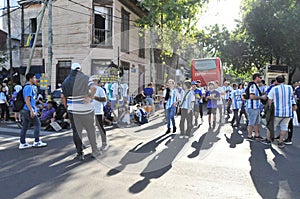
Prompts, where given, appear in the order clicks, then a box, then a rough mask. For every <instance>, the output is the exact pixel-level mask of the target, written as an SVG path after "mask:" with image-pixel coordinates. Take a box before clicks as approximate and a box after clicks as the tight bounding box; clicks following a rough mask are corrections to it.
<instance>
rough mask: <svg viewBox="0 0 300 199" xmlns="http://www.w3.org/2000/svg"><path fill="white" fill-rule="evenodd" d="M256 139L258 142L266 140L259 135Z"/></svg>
mask: <svg viewBox="0 0 300 199" xmlns="http://www.w3.org/2000/svg"><path fill="white" fill-rule="evenodd" d="M254 138H255V139H256V140H263V139H264V138H263V137H261V136H260V135H259V136H254Z"/></svg>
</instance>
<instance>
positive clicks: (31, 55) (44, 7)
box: [25, 3, 46, 74]
mask: <svg viewBox="0 0 300 199" xmlns="http://www.w3.org/2000/svg"><path fill="white" fill-rule="evenodd" d="M45 10H46V3H43V7H42V11H41V12H42V13H41V18H40V20H39V22H38V27H37V30H36V33H35V37H34V41H33V45H32V49H31V52H30V57H29V61H28V65H27V68H26V73H25V74H27V73H29V71H30V67H31V62H32V58H33V54H34V51H35V47H36V42H37V38H38V34H39V32H40V29H41V26H42V22H43V18H44V14H45Z"/></svg>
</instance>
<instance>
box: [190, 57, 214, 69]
mask: <svg viewBox="0 0 300 199" xmlns="http://www.w3.org/2000/svg"><path fill="white" fill-rule="evenodd" d="M195 69H196V70H197V71H205V70H214V69H216V60H215V59H208V60H195Z"/></svg>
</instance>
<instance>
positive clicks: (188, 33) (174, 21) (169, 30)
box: [137, 0, 208, 57]
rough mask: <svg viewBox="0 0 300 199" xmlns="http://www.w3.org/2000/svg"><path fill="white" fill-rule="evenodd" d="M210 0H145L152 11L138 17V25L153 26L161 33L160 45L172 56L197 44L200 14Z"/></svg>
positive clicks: (158, 36) (158, 35) (165, 53)
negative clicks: (196, 34) (196, 35)
mask: <svg viewBox="0 0 300 199" xmlns="http://www.w3.org/2000/svg"><path fill="white" fill-rule="evenodd" d="M207 2H208V0H200V1H199V0H160V1H157V0H144V1H141V3H140V4H141V5H142V7H144V8H145V9H147V10H148V11H149V14H148V15H147V16H145V17H143V18H141V19H139V20H137V24H138V26H142V27H146V28H151V29H152V31H153V32H155V33H156V35H157V38H158V39H157V42H156V44H157V46H156V47H157V48H160V49H163V51H162V52H163V54H164V55H167V56H170V57H172V56H173V55H174V54H180V53H181V52H182V50H183V49H185V48H189V47H190V46H191V45H193V44H194V43H195V41H196V40H195V32H196V29H197V26H196V24H197V21H198V16H197V14H198V13H199V12H200V10H201V8H202V6H203V5H205V4H206V3H207Z"/></svg>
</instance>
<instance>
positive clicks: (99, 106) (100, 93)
mask: <svg viewBox="0 0 300 199" xmlns="http://www.w3.org/2000/svg"><path fill="white" fill-rule="evenodd" d="M96 88H97V90H96V93H95V97H106V95H105V91H104V89H103V88H101V87H100V86H96ZM92 104H93V105H94V107H95V115H103V114H104V112H103V102H99V101H98V100H95V99H94V100H93V102H92Z"/></svg>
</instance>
